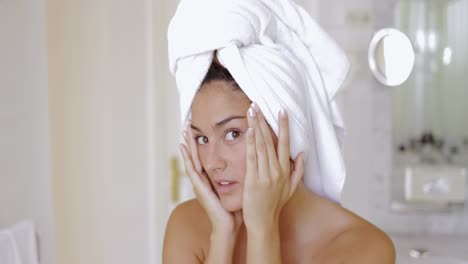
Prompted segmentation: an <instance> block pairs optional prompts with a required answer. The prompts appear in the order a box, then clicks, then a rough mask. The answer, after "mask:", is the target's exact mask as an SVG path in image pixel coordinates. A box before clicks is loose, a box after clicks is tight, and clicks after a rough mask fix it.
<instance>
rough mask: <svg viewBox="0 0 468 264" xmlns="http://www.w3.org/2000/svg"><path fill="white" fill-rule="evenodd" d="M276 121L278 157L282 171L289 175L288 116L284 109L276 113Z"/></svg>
mask: <svg viewBox="0 0 468 264" xmlns="http://www.w3.org/2000/svg"><path fill="white" fill-rule="evenodd" d="M278 121H279V122H278V123H279V132H278V159H279V163H280V166H281V170H282V171H283V173H284V174H285V175H289V174H290V173H291V171H290V170H291V162H290V139H289V118H288V113H287V112H286V111H285V110H284V109H281V111H280V112H279V113H278Z"/></svg>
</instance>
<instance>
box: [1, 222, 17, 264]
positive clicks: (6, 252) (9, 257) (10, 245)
mask: <svg viewBox="0 0 468 264" xmlns="http://www.w3.org/2000/svg"><path fill="white" fill-rule="evenodd" d="M0 263H1V264H22V262H21V259H20V256H19V251H18V246H17V244H16V242H15V238H14V236H13V233H12V232H11V231H10V230H0Z"/></svg>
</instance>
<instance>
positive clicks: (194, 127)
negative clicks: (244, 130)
mask: <svg viewBox="0 0 468 264" xmlns="http://www.w3.org/2000/svg"><path fill="white" fill-rule="evenodd" d="M235 119H245V116H230V117H227V118H225V119H223V120H221V121H219V122H218V123H216V125H215V127H221V126H224V125H225V124H227V123H229V122H231V121H232V120H235ZM191 127H192V129H194V130H196V131H198V132H200V133H202V131H201V130H200V129H199V128H198V127H196V126H194V125H191Z"/></svg>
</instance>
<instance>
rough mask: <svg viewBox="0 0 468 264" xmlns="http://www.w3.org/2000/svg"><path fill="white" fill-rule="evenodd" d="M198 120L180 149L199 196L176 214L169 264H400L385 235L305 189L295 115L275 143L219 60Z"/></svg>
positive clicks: (282, 119) (169, 234) (198, 100)
mask: <svg viewBox="0 0 468 264" xmlns="http://www.w3.org/2000/svg"><path fill="white" fill-rule="evenodd" d="M191 113H192V115H191V121H190V123H188V124H187V126H186V128H185V130H184V138H185V144H182V145H181V147H180V149H181V152H182V155H183V157H184V163H185V170H186V173H187V175H188V176H189V177H190V180H191V182H192V184H193V187H194V191H195V193H196V197H197V198H196V199H193V200H190V201H188V202H185V203H182V204H181V205H179V206H178V207H177V208H176V209H175V210H174V212H173V213H172V215H171V217H170V219H169V222H168V225H167V229H166V235H165V240H164V249H163V263H164V264H181V263H193V264H196V263H197V264H198V263H216V264H220V263H223V264H225V263H226V264H228V263H249V264H263V263H268V264H274V263H294V264H296V263H298V264H299V263H304V264H305V263H308V264H309V263H310V264H313V263H318V264H327V263H330V264H337V263H359V264H366V263H369V264H375V263H379V264H391V263H395V251H394V247H393V244H392V242H391V240H390V239H389V238H388V236H387V235H386V234H385V233H383V232H382V231H381V230H379V229H378V228H377V227H375V226H373V225H372V224H370V223H369V222H367V221H365V220H364V219H362V218H360V217H359V216H357V215H355V214H353V213H352V212H350V211H348V210H346V209H345V208H343V207H341V206H340V205H338V204H336V203H334V202H332V201H330V200H328V199H326V198H323V197H321V196H319V195H317V194H315V193H314V192H312V191H310V190H309V189H307V188H306V187H305V185H304V184H303V182H302V180H301V179H302V177H303V175H304V162H305V161H304V154H303V153H300V154H299V155H298V156H297V157H292V158H293V159H292V158H290V154H289V153H290V137H289V125H288V113H287V112H286V111H280V112H279V113H278V123H279V133H278V136H276V135H275V133H274V132H273V130H272V129H271V127H270V126H269V124H268V123H267V122H266V121H265V119H264V116H263V114H262V111H261V109H259V108H258V106H257V105H256V104H255V102H251V101H250V100H249V98H248V97H247V96H246V95H245V93H244V92H243V91H242V89H241V87H239V85H238V84H237V83H236V82H235V81H234V79H233V78H232V76H231V74H230V73H229V71H228V70H226V69H225V68H224V67H222V66H221V65H219V64H218V63H217V61H216V60H215V61H213V63H212V64H211V67H210V69H209V71H208V74H207V75H206V77H205V79H204V81H203V83H202V85H201V87H200V89H199V90H198V92H197V93H196V95H195V97H194V100H193V103H192V106H191Z"/></svg>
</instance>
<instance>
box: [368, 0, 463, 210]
mask: <svg viewBox="0 0 468 264" xmlns="http://www.w3.org/2000/svg"><path fill="white" fill-rule="evenodd" d="M464 6H466V1H449V0H442V1H408V0H401V1H398V2H397V5H396V13H395V29H383V30H380V31H379V32H377V33H376V34H375V36H374V38H373V39H372V42H371V44H370V48H369V66H370V68H371V70H372V72H373V74H374V76H375V77H376V79H377V80H379V81H380V82H381V83H383V84H384V85H387V86H396V87H395V88H393V89H392V93H393V95H392V101H393V112H392V116H393V122H392V130H393V143H392V145H393V155H392V157H393V158H392V160H393V172H392V178H391V185H392V191H391V193H392V194H391V196H392V197H391V199H392V208H393V209H394V210H398V211H414V210H430V211H433V210H446V211H447V210H454V209H455V210H459V208H463V207H465V205H466V204H467V199H468V198H467V197H468V192H467V189H468V184H467V182H468V172H467V171H468V170H467V169H468V117H467V114H468V104H467V103H466V98H468V89H467V86H466V83H467V81H468V79H467V72H466V69H467V67H468V53H467V52H466V47H467V46H468V38H467V34H466V27H465V26H460V25H461V24H459V22H460V21H462V20H463V19H466V12H465V11H466V9H465V8H463V7H464ZM457 208H458V209H457Z"/></svg>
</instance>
